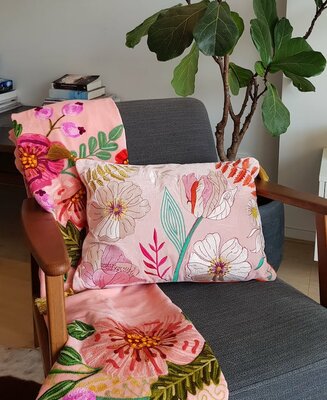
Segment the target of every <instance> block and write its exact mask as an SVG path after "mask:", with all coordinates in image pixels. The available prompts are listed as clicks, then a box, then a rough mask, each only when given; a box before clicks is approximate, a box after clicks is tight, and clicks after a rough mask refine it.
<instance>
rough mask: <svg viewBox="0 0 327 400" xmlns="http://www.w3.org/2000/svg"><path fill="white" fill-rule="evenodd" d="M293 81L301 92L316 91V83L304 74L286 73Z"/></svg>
mask: <svg viewBox="0 0 327 400" xmlns="http://www.w3.org/2000/svg"><path fill="white" fill-rule="evenodd" d="M285 75H286V76H287V77H288V78H290V79H291V80H292V82H293V85H294V86H295V87H297V88H298V89H299V91H300V92H315V91H316V88H315V87H314V85H313V84H312V83H311V82H310V81H309V80H308V79H306V78H303V77H302V76H298V75H294V74H291V73H286V74H285Z"/></svg>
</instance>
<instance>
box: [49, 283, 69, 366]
mask: <svg viewBox="0 0 327 400" xmlns="http://www.w3.org/2000/svg"><path fill="white" fill-rule="evenodd" d="M45 279H46V291H47V309H48V324H49V340H50V359H51V364H53V363H54V362H55V361H56V359H57V357H58V353H59V351H60V350H61V348H62V347H63V346H64V345H65V343H66V342H67V327H66V314H65V299H64V280H63V276H62V275H60V276H46V278H45Z"/></svg>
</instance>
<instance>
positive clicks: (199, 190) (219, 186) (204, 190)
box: [182, 172, 237, 220]
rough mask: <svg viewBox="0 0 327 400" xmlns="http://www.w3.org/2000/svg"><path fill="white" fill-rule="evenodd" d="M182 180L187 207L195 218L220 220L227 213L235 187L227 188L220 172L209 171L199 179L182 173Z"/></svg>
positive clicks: (193, 175) (233, 196)
mask: <svg viewBox="0 0 327 400" xmlns="http://www.w3.org/2000/svg"><path fill="white" fill-rule="evenodd" d="M182 181H183V184H184V189H185V195H186V201H187V208H188V209H189V210H190V211H191V213H192V214H194V215H195V216H196V217H197V218H198V217H204V218H208V219H213V220H221V219H224V218H226V217H227V216H228V215H229V213H230V211H231V207H232V205H233V203H234V199H235V194H236V191H237V188H233V189H229V188H228V187H227V181H226V179H225V178H224V176H223V175H222V174H221V173H220V172H210V173H209V175H204V176H201V177H200V178H199V179H197V178H196V176H195V174H194V173H192V174H189V175H184V176H183V177H182ZM185 195H183V199H184V198H185V197H184V196H185Z"/></svg>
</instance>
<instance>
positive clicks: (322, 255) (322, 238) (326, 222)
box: [316, 214, 327, 307]
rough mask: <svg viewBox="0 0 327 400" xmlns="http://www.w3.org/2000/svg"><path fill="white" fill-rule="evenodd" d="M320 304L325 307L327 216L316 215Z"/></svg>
mask: <svg viewBox="0 0 327 400" xmlns="http://www.w3.org/2000/svg"><path fill="white" fill-rule="evenodd" d="M316 228H317V244H318V268H319V287H320V304H321V305H323V306H324V307H327V215H322V214H316Z"/></svg>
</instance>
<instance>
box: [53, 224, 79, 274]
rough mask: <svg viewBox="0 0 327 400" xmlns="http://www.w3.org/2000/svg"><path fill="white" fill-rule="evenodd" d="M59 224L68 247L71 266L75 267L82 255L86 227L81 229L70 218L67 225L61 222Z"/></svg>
mask: <svg viewBox="0 0 327 400" xmlns="http://www.w3.org/2000/svg"><path fill="white" fill-rule="evenodd" d="M58 225H59V229H60V232H61V234H62V236H63V239H64V242H65V245H66V247H67V251H68V255H69V257H70V261H71V266H72V267H74V268H75V267H77V263H78V261H79V259H80V257H81V253H82V244H83V240H84V238H85V235H86V231H85V229H82V230H81V231H79V230H78V229H77V228H76V226H75V225H74V224H73V223H72V222H71V221H70V220H68V222H67V225H66V226H63V225H61V224H59V223H58Z"/></svg>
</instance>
